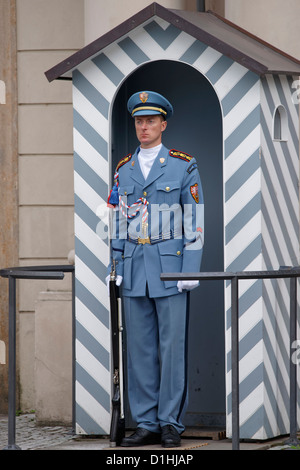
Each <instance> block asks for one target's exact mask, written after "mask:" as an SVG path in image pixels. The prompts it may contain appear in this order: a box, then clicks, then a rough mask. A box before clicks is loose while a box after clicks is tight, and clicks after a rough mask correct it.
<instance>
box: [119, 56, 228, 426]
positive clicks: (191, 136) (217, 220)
mask: <svg viewBox="0 0 300 470" xmlns="http://www.w3.org/2000/svg"><path fill="white" fill-rule="evenodd" d="M142 90H153V91H156V92H158V93H161V94H162V95H164V96H166V98H167V99H169V101H170V102H171V103H172V105H173V107H174V116H173V117H172V118H171V119H170V120H169V122H168V127H167V130H166V132H165V133H164V136H163V143H164V145H165V146H166V147H167V148H175V149H178V150H182V151H184V152H186V153H188V154H190V155H193V156H194V157H195V158H196V160H197V163H198V168H199V172H200V177H201V182H202V187H203V193H204V203H205V243H204V252H203V258H202V265H201V271H204V272H208V271H212V272H217V271H224V248H223V247H224V241H223V139H222V112H221V108H220V103H219V99H218V97H217V95H216V93H215V91H214V88H213V87H212V85H211V84H210V82H209V81H208V80H207V79H206V77H205V76H204V75H202V74H201V73H200V72H198V71H197V70H196V69H194V68H193V67H191V66H189V65H187V64H184V63H182V62H177V61H169V60H159V61H154V62H148V63H147V64H145V65H143V66H141V67H140V68H139V69H137V70H136V71H135V72H134V73H133V74H131V75H130V76H129V77H128V78H127V79H126V80H125V81H124V83H123V84H122V86H121V87H120V89H119V91H118V94H117V96H116V98H115V101H114V106H113V110H112V172H113V171H114V168H115V167H116V164H117V163H118V161H119V160H120V159H121V158H122V157H123V156H125V155H127V154H128V153H133V152H134V151H135V149H136V147H137V146H138V141H137V139H136V135H135V130H134V125H133V120H132V118H131V117H130V115H129V113H128V111H127V100H128V98H129V97H130V96H131V95H132V94H133V93H135V92H137V91H142ZM111 177H112V178H113V174H112V175H111ZM188 360H189V366H188V373H189V406H188V409H187V413H186V417H185V425H186V426H197V425H205V426H209V425H210V426H216V425H220V426H221V425H222V426H223V425H225V420H226V417H225V327H224V284H223V282H222V281H221V282H220V281H202V283H201V285H200V287H198V288H197V289H195V290H193V291H192V292H191V296H190V325H189V357H188Z"/></svg>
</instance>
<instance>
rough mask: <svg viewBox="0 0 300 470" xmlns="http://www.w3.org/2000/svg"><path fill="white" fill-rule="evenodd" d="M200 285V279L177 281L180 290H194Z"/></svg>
mask: <svg viewBox="0 0 300 470" xmlns="http://www.w3.org/2000/svg"><path fill="white" fill-rule="evenodd" d="M198 285H199V281H178V282H177V289H178V292H182V291H183V290H192V289H195V287H197V286H198Z"/></svg>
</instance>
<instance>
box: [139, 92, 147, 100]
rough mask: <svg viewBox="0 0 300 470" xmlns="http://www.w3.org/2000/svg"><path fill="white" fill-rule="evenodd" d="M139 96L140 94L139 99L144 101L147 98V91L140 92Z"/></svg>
mask: <svg viewBox="0 0 300 470" xmlns="http://www.w3.org/2000/svg"><path fill="white" fill-rule="evenodd" d="M139 96H140V100H141V102H142V103H146V101H147V99H148V98H149V95H148V93H146V92H145V91H143V92H142V93H140V95H139Z"/></svg>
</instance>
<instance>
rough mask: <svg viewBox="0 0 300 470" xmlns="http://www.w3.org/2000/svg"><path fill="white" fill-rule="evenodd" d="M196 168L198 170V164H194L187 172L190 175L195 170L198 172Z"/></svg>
mask: <svg viewBox="0 0 300 470" xmlns="http://www.w3.org/2000/svg"><path fill="white" fill-rule="evenodd" d="M196 168H198V167H197V163H192V164H191V165H190V166H189V167H188V169H187V170H186V171H187V172H188V174H190V173H192V171H193V170H196Z"/></svg>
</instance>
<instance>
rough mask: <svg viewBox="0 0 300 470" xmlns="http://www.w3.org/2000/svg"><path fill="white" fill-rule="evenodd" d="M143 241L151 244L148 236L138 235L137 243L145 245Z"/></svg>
mask: <svg viewBox="0 0 300 470" xmlns="http://www.w3.org/2000/svg"><path fill="white" fill-rule="evenodd" d="M145 243H149V244H151V242H150V237H147V238H140V237H138V245H145Z"/></svg>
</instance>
